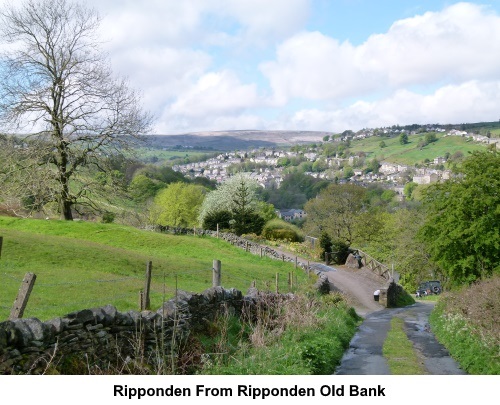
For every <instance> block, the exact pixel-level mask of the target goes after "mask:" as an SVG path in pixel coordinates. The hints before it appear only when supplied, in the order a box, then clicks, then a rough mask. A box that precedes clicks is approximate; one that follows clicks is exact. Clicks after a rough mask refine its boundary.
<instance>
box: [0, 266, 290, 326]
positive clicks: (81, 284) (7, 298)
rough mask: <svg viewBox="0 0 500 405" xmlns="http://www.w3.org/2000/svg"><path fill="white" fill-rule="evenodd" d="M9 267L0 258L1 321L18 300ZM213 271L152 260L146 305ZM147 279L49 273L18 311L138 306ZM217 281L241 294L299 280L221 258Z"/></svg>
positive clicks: (156, 304)
mask: <svg viewBox="0 0 500 405" xmlns="http://www.w3.org/2000/svg"><path fill="white" fill-rule="evenodd" d="M9 267H10V268H9ZM12 267H14V266H9V262H5V261H0V269H2V268H3V269H2V270H3V271H2V270H0V321H1V320H7V319H9V318H10V317H12V311H13V310H14V308H15V306H16V303H17V304H18V305H19V299H20V298H19V295H20V292H21V289H22V286H23V282H24V280H23V279H22V278H21V277H19V276H17V275H13V274H16V270H15V269H13V268H12ZM145 269H146V266H145ZM214 270H215V269H214V266H213V265H212V266H210V265H209V264H208V263H207V267H206V268H202V269H192V270H187V271H186V270H184V271H182V272H166V271H161V270H159V271H156V272H155V269H154V263H153V270H152V272H151V275H150V281H149V283H150V285H149V291H148V298H149V300H150V301H149V302H150V305H149V307H150V308H151V309H153V310H154V309H159V308H160V307H161V305H162V303H163V302H164V301H167V300H169V299H171V298H175V297H176V295H177V294H178V293H179V291H181V290H186V291H191V292H192V290H193V288H194V289H195V291H194V292H201V291H203V290H205V289H207V288H210V287H212V286H214V282H215V281H214V280H215V278H214ZM17 274H18V273H17ZM67 274H69V273H67ZM59 277H64V275H61V276H59ZM147 284H148V280H147V272H146V271H145V276H143V277H140V276H125V277H116V278H109V279H108V278H106V279H95V280H92V279H86V280H61V281H54V276H52V278H51V279H50V278H49V277H44V276H43V275H41V276H38V277H37V278H36V281H35V282H34V286H33V290H32V292H31V294H30V295H29V296H28V298H27V300H26V301H27V305H26V309H25V310H24V311H23V312H24V313H23V315H21V316H22V317H26V318H30V317H36V318H39V319H42V320H48V319H51V318H55V317H60V316H63V315H66V314H68V313H70V312H73V311H77V310H81V309H84V308H96V307H100V306H105V305H113V306H115V307H116V308H117V309H119V310H121V311H127V310H142V309H144V302H145V301H144V296H143V294H144V290H145V289H146V288H147V287H146V285H147ZM218 284H219V285H222V286H224V287H226V288H237V289H240V290H242V291H243V293H245V292H246V291H247V289H248V288H250V287H257V288H258V289H259V290H263V291H273V292H281V293H286V292H293V291H295V290H296V288H297V285H298V281H297V273H295V272H293V271H290V272H289V273H288V274H278V273H275V274H269V276H268V277H264V278H262V277H261V278H257V279H256V278H255V275H253V274H245V273H241V272H239V273H238V274H235V273H234V272H231V271H230V270H229V269H226V271H225V270H224V263H222V271H221V273H220V276H219V283H218Z"/></svg>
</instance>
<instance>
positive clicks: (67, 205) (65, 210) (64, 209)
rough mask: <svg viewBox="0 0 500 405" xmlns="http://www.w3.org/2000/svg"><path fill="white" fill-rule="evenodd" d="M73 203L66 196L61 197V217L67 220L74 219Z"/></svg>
mask: <svg viewBox="0 0 500 405" xmlns="http://www.w3.org/2000/svg"><path fill="white" fill-rule="evenodd" d="M72 205H73V204H72V203H71V201H67V200H65V199H64V198H61V201H60V202H59V208H60V211H61V219H64V220H66V221H73V212H72V211H71V206H72Z"/></svg>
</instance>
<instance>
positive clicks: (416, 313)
mask: <svg viewBox="0 0 500 405" xmlns="http://www.w3.org/2000/svg"><path fill="white" fill-rule="evenodd" d="M433 307H434V305H433V304H432V303H427V302H425V303H422V302H417V303H416V304H413V305H411V306H409V307H406V308H395V309H389V308H387V309H383V310H380V311H377V312H372V313H370V314H368V315H367V316H366V317H365V320H364V321H363V323H362V324H361V326H360V327H359V330H358V332H357V333H356V334H355V336H354V337H353V339H352V340H351V343H350V346H349V349H348V350H347V351H346V353H345V354H344V357H343V358H342V361H341V364H340V365H339V366H338V367H337V369H336V370H335V373H334V374H338V375H342V374H344V375H390V374H391V373H390V370H389V367H388V365H387V362H386V360H385V358H384V357H383V355H382V346H383V344H384V340H385V337H386V336H387V332H388V331H389V329H390V323H391V319H392V317H394V316H398V317H400V318H403V319H404V322H405V323H404V325H405V331H406V334H407V336H408V338H409V339H410V340H411V341H412V343H413V347H414V348H415V349H416V350H417V353H418V354H419V357H420V359H421V361H422V364H423V366H424V367H425V369H426V370H427V374H430V375H459V374H466V373H465V372H464V371H463V370H461V369H460V367H459V366H458V364H457V363H456V362H455V360H453V359H452V358H451V357H450V355H449V353H448V351H447V350H446V348H445V347H444V346H443V345H441V344H440V343H439V342H438V341H437V340H436V338H435V336H434V334H433V333H432V332H431V330H430V327H429V323H428V320H429V314H430V312H431V311H432V308H433Z"/></svg>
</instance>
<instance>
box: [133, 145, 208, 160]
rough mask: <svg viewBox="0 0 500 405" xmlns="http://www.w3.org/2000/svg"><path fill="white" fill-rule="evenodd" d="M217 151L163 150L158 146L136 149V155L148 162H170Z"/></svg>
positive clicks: (195, 157) (197, 157)
mask: <svg viewBox="0 0 500 405" xmlns="http://www.w3.org/2000/svg"><path fill="white" fill-rule="evenodd" d="M214 153H216V151H200V150H189V149H181V150H170V149H169V150H163V149H157V148H145V147H140V148H136V149H134V155H135V157H136V158H137V159H139V160H140V161H142V162H146V163H162V164H168V163H169V162H174V161H179V160H184V159H186V158H190V159H191V160H193V159H201V158H202V157H203V156H206V155H207V154H209V155H213V154H214Z"/></svg>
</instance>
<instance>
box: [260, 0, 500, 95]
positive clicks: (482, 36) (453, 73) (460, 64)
mask: <svg viewBox="0 0 500 405" xmlns="http://www.w3.org/2000/svg"><path fill="white" fill-rule="evenodd" d="M498 38H500V17H498V16H497V15H496V14H492V13H489V11H488V9H486V8H484V7H480V6H477V5H473V4H469V3H458V4H455V5H453V6H450V7H448V8H446V9H444V10H443V11H441V12H433V13H431V12H429V13H425V14H423V15H421V16H416V17H413V18H408V19H404V20H400V21H397V22H396V23H394V24H393V26H392V27H391V28H390V29H389V31H388V32H387V33H385V34H377V35H372V36H371V37H369V38H368V39H367V41H366V42H365V43H363V44H361V45H359V46H353V45H352V44H350V43H349V42H343V43H339V42H338V41H337V40H335V39H333V38H330V37H328V36H326V35H324V34H322V33H319V32H302V33H299V34H297V35H295V36H293V37H292V38H290V39H288V40H286V41H285V42H283V43H282V44H281V45H280V46H279V47H278V49H277V54H276V60H274V61H269V62H266V63H263V64H261V71H262V72H263V74H264V75H265V76H266V77H267V78H268V79H269V81H270V84H271V87H272V89H273V91H274V99H275V100H276V101H277V102H281V103H282V104H285V103H286V102H287V101H289V100H290V99H291V98H305V99H311V100H339V99H341V98H343V97H354V96H356V97H360V96H366V95H368V94H371V93H372V92H373V91H375V90H378V91H380V90H382V91H384V90H385V91H387V90H389V91H393V90H395V89H398V88H400V87H402V86H409V85H410V86H411V85H432V84H435V83H439V82H444V83H450V84H451V83H460V82H463V81H467V80H472V79H493V78H500V58H498V55H500V41H498V40H496V39H498Z"/></svg>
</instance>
